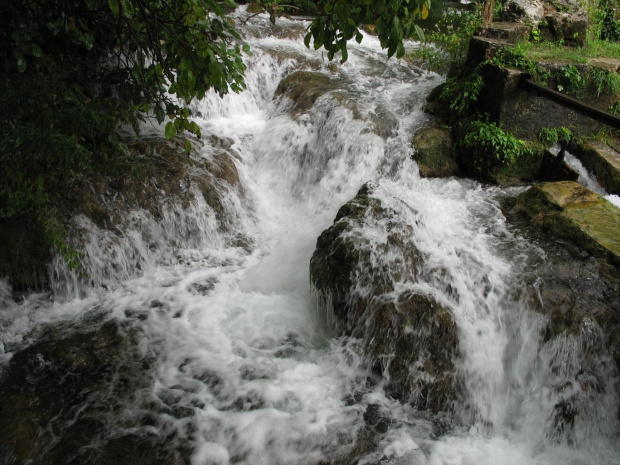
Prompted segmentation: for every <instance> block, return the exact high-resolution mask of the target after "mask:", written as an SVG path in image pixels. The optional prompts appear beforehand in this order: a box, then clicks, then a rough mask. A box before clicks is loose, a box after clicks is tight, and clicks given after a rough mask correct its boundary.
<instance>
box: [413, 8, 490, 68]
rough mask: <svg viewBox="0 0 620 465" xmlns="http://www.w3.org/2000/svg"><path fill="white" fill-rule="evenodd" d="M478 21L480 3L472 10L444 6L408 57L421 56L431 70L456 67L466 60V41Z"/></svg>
mask: <svg viewBox="0 0 620 465" xmlns="http://www.w3.org/2000/svg"><path fill="white" fill-rule="evenodd" d="M498 3H499V2H498ZM481 24H482V15H481V9H480V8H479V7H477V8H475V9H474V10H473V11H471V12H470V11H458V10H455V9H453V8H445V9H443V10H442V14H441V16H440V18H439V20H438V22H437V23H436V24H435V26H434V27H433V29H432V30H431V31H430V33H427V34H426V40H425V43H424V44H422V45H421V46H420V48H419V49H418V50H416V51H414V52H413V53H411V54H409V55H408V56H407V59H408V60H410V61H414V60H423V61H424V62H426V63H427V65H428V68H429V69H430V70H432V71H436V72H445V71H447V70H449V69H450V68H451V67H458V66H460V65H461V64H462V63H464V62H465V58H466V56H467V50H468V48H469V41H470V39H471V38H472V36H473V35H474V33H475V32H476V30H477V29H478V28H479V27H480V25H481Z"/></svg>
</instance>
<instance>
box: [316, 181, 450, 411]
mask: <svg viewBox="0 0 620 465" xmlns="http://www.w3.org/2000/svg"><path fill="white" fill-rule="evenodd" d="M377 224H380V225H381V226H380V227H381V229H382V230H383V231H388V232H387V233H386V235H385V237H384V238H383V239H381V240H378V241H376V242H375V241H371V240H370V239H369V238H367V237H365V236H364V235H363V234H362V233H361V230H362V229H363V228H365V227H368V226H370V225H377ZM412 235H413V231H412V229H411V227H410V226H408V225H404V224H402V223H401V222H399V221H398V218H396V215H395V212H393V211H391V210H390V209H387V208H384V207H383V206H382V204H381V201H380V200H379V199H377V198H374V197H373V196H372V187H371V186H369V185H366V186H364V187H363V188H362V189H361V190H360V192H359V193H358V194H357V196H356V197H355V198H354V199H353V200H351V201H350V202H348V203H347V204H345V205H344V206H343V207H342V208H341V209H340V211H339V212H338V215H337V216H336V219H335V221H334V224H333V225H332V226H331V227H330V228H328V229H327V230H325V231H324V232H323V233H322V234H321V235H320V237H319V238H318V241H317V247H316V250H315V252H314V254H313V256H312V259H311V261H310V276H311V281H312V284H313V286H314V288H315V289H316V291H317V292H318V293H319V295H320V297H321V299H322V300H323V302H324V304H325V306H326V307H327V308H326V311H327V312H328V313H327V316H328V319H330V320H331V321H330V322H331V323H332V324H333V326H335V327H336V328H338V329H339V331H340V332H341V333H343V334H348V335H352V336H354V337H358V338H360V339H361V340H362V341H363V343H362V344H363V347H364V353H365V355H366V356H367V357H368V359H369V360H370V363H371V365H372V366H373V368H374V369H375V371H378V372H379V373H381V374H382V375H383V376H384V378H385V379H386V380H387V382H388V385H387V389H388V392H389V393H390V394H391V395H393V396H395V397H398V398H400V399H403V400H406V401H408V402H411V403H412V404H413V405H415V406H416V407H418V408H420V409H429V410H432V411H435V412H437V411H439V410H445V409H447V408H449V405H450V401H451V400H452V399H453V398H454V366H453V363H452V361H453V359H454V358H455V356H456V354H457V352H458V349H457V344H458V341H457V336H456V325H455V323H454V321H453V318H452V315H451V313H450V311H449V310H448V309H447V308H445V307H443V306H442V305H441V304H439V303H438V302H436V301H435V299H434V298H433V297H431V296H429V295H422V294H415V293H412V292H410V291H398V290H397V289H402V288H403V287H402V285H404V284H406V283H414V282H416V280H417V277H418V275H419V273H420V268H421V262H422V260H423V257H422V255H421V253H420V251H419V250H418V249H417V248H416V246H415V244H413V242H412Z"/></svg>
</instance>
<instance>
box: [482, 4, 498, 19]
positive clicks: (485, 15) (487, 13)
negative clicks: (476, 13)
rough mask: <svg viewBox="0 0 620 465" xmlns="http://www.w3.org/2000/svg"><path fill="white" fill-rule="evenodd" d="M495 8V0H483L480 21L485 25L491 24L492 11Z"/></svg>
mask: <svg viewBox="0 0 620 465" xmlns="http://www.w3.org/2000/svg"><path fill="white" fill-rule="evenodd" d="M494 8H495V0H484V10H482V20H483V21H484V23H485V24H489V23H492V22H493V9H494Z"/></svg>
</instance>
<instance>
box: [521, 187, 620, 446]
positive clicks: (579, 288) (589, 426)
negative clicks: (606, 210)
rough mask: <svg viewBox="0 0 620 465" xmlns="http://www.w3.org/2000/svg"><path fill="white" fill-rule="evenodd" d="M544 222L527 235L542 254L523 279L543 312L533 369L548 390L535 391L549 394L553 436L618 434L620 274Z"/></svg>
mask: <svg viewBox="0 0 620 465" xmlns="http://www.w3.org/2000/svg"><path fill="white" fill-rule="evenodd" d="M520 200H523V199H520ZM538 225H539V223H536V222H532V223H529V226H528V228H527V231H528V232H526V235H528V236H530V240H532V241H535V243H536V244H537V246H538V247H540V248H541V249H542V250H544V255H541V257H540V258H539V259H538V260H537V261H535V262H534V263H533V264H532V266H531V267H529V268H528V270H526V272H525V275H524V279H525V280H526V282H529V283H530V286H529V293H530V297H529V301H530V305H531V308H533V309H534V310H535V311H537V312H539V313H540V314H542V315H544V318H542V320H541V322H540V326H539V328H540V335H539V337H540V346H539V349H538V356H537V358H538V360H539V363H538V364H537V365H538V368H536V369H534V370H533V374H532V376H534V377H537V378H539V379H542V380H544V384H545V386H547V387H548V390H547V391H546V392H545V393H541V392H538V393H537V392H531V393H530V395H531V396H532V397H534V398H536V397H544V400H543V399H541V400H543V402H542V404H540V405H543V406H544V408H545V409H546V410H545V411H544V412H543V413H544V414H545V415H546V417H547V421H548V423H547V431H546V434H547V435H548V436H549V437H554V438H556V439H557V440H558V441H574V440H575V439H576V434H579V431H584V430H588V431H597V433H598V434H600V435H601V436H607V435H610V434H613V431H615V430H616V428H617V425H616V423H615V421H616V413H620V412H615V411H613V410H612V411H610V407H611V406H613V405H617V403H616V402H617V401H616V400H615V399H617V398H618V396H619V395H620V377H619V373H620V281H619V277H620V273H619V272H618V269H617V268H616V267H614V266H613V265H610V264H609V263H607V262H606V261H605V260H603V259H600V258H597V257H596V256H592V255H591V254H589V253H588V252H587V251H585V250H584V249H583V248H582V247H581V246H579V245H576V244H574V243H572V242H568V241H565V240H558V236H560V238H564V237H566V236H564V235H563V234H559V233H558V231H557V230H555V229H554V230H543V229H541V228H540V227H539V226H538ZM617 232H618V230H617V229H616V234H617Z"/></svg>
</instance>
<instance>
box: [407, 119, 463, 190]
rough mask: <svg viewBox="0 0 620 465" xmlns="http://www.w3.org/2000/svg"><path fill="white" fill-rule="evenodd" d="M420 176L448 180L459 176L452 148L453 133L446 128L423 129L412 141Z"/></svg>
mask: <svg viewBox="0 0 620 465" xmlns="http://www.w3.org/2000/svg"><path fill="white" fill-rule="evenodd" d="M411 142H412V145H413V149H414V153H413V155H412V158H413V159H414V160H415V161H416V162H417V164H418V168H419V169H420V175H421V176H423V177H438V178H446V177H450V176H455V175H457V174H459V172H460V171H459V167H458V165H457V163H456V157H455V156H454V152H453V147H452V131H451V130H450V129H446V128H437V127H431V128H423V129H420V130H419V131H418V132H416V133H415V135H414V136H413V139H412V141H411Z"/></svg>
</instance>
